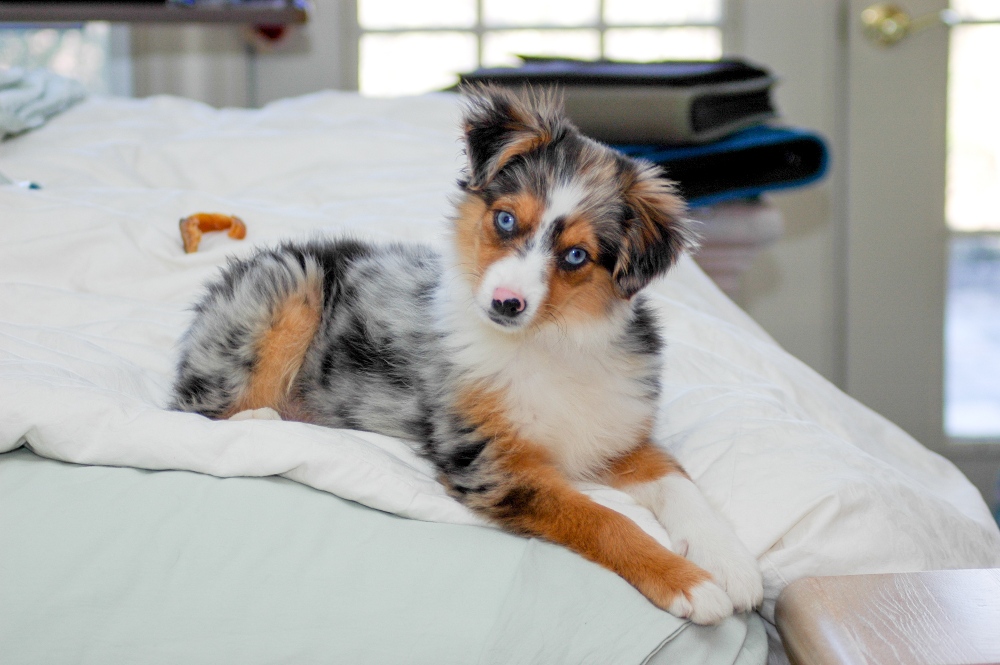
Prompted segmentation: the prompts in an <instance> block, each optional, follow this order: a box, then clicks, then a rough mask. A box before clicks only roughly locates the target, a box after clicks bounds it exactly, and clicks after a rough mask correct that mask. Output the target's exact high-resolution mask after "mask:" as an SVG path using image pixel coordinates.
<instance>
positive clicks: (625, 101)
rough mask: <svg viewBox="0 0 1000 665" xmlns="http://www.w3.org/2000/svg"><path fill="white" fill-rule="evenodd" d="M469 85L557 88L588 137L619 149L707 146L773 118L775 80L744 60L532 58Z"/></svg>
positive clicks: (482, 72) (481, 74) (481, 72)
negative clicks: (651, 145)
mask: <svg viewBox="0 0 1000 665" xmlns="http://www.w3.org/2000/svg"><path fill="white" fill-rule="evenodd" d="M461 81H462V82H488V83H494V84H497V85H506V86H516V87H521V86H524V85H531V86H557V87H559V88H560V89H561V90H562V91H563V95H564V97H565V101H566V113H567V115H568V116H569V117H570V118H571V119H572V120H573V121H574V122H575V123H576V125H577V126H578V127H579V128H580V130H581V131H583V133H584V134H587V135H588V136H591V137H593V138H595V139H598V140H600V141H606V142H617V143H662V144H675V143H680V144H683V143H704V142H707V141H713V140H716V139H718V138H720V137H723V136H725V135H727V134H731V133H733V132H735V131H738V130H740V129H743V128H746V127H751V126H753V125H756V124H760V123H761V122H763V121H765V120H767V119H770V118H773V117H774V116H775V115H776V113H775V109H774V105H773V103H772V101H771V88H772V86H773V85H774V83H775V79H774V78H773V77H772V76H771V75H770V74H769V73H768V72H767V70H764V69H762V68H760V67H757V66H754V65H751V64H749V63H747V62H745V61H742V60H713V61H669V62H649V63H630V62H612V61H606V60H600V61H582V60H570V59H548V58H524V63H523V64H522V65H521V66H519V67H498V68H490V69H478V70H476V71H474V72H472V73H470V74H463V75H462V76H461Z"/></svg>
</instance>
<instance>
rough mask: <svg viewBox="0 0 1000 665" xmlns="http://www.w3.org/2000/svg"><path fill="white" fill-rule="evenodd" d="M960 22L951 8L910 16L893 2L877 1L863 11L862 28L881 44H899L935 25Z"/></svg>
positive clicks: (870, 37)
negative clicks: (905, 38) (904, 39)
mask: <svg viewBox="0 0 1000 665" xmlns="http://www.w3.org/2000/svg"><path fill="white" fill-rule="evenodd" d="M959 22H960V19H959V17H958V15H957V13H956V12H954V11H953V10H950V9H943V10H941V11H940V12H937V13H936V14H926V15H924V16H920V17H918V18H910V15H909V14H908V13H907V12H906V10H905V9H903V8H902V7H900V6H899V5H894V4H892V3H891V2H877V3H875V4H874V5H870V6H869V7H866V8H865V9H864V10H863V11H862V12H861V28H862V30H863V31H864V34H865V37H867V38H868V39H870V40H871V41H873V42H875V43H876V44H879V45H881V46H892V45H893V44H898V43H899V42H900V41H902V40H903V38H904V37H908V36H909V35H912V34H913V33H915V32H920V31H921V30H926V29H927V28H930V27H931V26H934V25H938V24H944V25H947V26H952V25H956V24H957V23H959Z"/></svg>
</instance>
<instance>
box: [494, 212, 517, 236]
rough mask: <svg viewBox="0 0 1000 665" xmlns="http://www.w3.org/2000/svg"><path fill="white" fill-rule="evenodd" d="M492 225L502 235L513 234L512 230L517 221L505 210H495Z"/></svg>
mask: <svg viewBox="0 0 1000 665" xmlns="http://www.w3.org/2000/svg"><path fill="white" fill-rule="evenodd" d="M493 223H494V224H496V227H497V229H499V230H500V232H501V233H504V234H507V233H513V232H514V228H515V227H516V226H517V220H516V219H514V215H512V214H510V213H509V212H507V211H506V210H497V213H496V215H495V216H494V217H493Z"/></svg>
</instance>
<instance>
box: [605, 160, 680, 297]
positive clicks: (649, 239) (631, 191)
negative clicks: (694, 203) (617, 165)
mask: <svg viewBox="0 0 1000 665" xmlns="http://www.w3.org/2000/svg"><path fill="white" fill-rule="evenodd" d="M662 176H663V174H662V172H661V170H660V168H659V167H657V166H654V165H653V164H649V163H640V164H639V165H638V170H637V172H636V178H635V180H634V181H633V182H631V183H630V184H628V185H627V188H626V191H625V204H626V219H625V220H624V221H623V222H622V232H623V237H622V242H621V244H620V246H619V251H618V257H617V261H616V262H615V267H614V270H613V271H612V278H613V279H614V283H615V288H616V289H617V291H618V294H619V295H621V296H622V297H624V298H631V297H632V296H634V295H635V294H636V293H638V292H639V291H640V290H641V289H642V288H644V287H645V286H646V285H647V284H649V283H650V282H651V281H652V280H653V279H654V278H656V277H659V276H660V275H662V274H664V273H665V272H666V271H667V270H668V269H669V268H670V266H672V265H673V264H674V263H675V262H676V261H677V259H678V258H680V255H681V253H683V252H684V251H685V250H687V249H693V248H694V247H696V246H697V245H698V238H697V234H695V233H694V231H693V230H692V229H691V227H690V222H689V221H688V220H687V219H685V217H684V213H685V211H686V206H685V204H684V201H683V200H682V199H681V198H680V197H679V196H678V195H677V194H676V192H675V189H674V183H673V182H672V181H670V180H667V179H666V178H664V177H662Z"/></svg>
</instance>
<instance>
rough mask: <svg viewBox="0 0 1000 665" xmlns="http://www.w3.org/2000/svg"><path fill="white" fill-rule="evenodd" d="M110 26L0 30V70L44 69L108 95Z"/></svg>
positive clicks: (91, 24) (85, 25)
mask: <svg viewBox="0 0 1000 665" xmlns="http://www.w3.org/2000/svg"><path fill="white" fill-rule="evenodd" d="M110 40H111V26H110V24H108V23H102V22H93V23H85V24H84V25H83V27H80V28H67V29H55V28H40V29H39V28H31V29H28V28H4V29H0V67H26V68H34V67H45V68H47V69H51V70H52V71H54V72H55V73H57V74H62V75H63V76H66V77H69V78H74V79H76V80H78V81H80V82H81V83H83V84H84V85H85V86H86V87H87V89H88V90H90V92H93V93H107V92H109V87H110V85H109V75H108V74H109V73H108V51H109V49H110V43H111V42H110Z"/></svg>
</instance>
